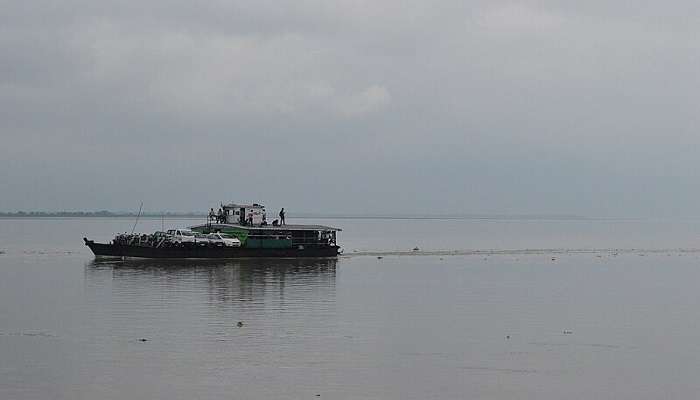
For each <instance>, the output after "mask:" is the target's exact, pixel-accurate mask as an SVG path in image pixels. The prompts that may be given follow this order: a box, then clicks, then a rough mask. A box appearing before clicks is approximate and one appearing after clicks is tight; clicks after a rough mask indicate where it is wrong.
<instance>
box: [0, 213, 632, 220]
mask: <svg viewBox="0 0 700 400" xmlns="http://www.w3.org/2000/svg"><path fill="white" fill-rule="evenodd" d="M287 215H288V218H300V219H311V218H314V219H373V220H474V221H479V220H485V221H488V220H490V221H494V220H495V221H498V220H501V221H508V220H521V221H608V220H638V219H639V218H606V217H584V216H579V215H535V214H533V215H527V214H524V215H497V214H490V215H489V214H483V215H479V214H461V215H460V214H444V215H409V214H395V215H381V214H375V215H371V214H370V215H361V214H314V213H308V212H299V213H294V214H292V213H288V214H287ZM136 217H137V213H134V212H113V211H57V212H48V211H18V212H0V219H41V218H47V219H50V218H56V219H60V218H136ZM140 218H143V219H161V218H166V219H173V218H179V219H206V218H207V214H200V213H186V212H183V213H178V212H159V213H156V212H146V213H142V214H141V216H140Z"/></svg>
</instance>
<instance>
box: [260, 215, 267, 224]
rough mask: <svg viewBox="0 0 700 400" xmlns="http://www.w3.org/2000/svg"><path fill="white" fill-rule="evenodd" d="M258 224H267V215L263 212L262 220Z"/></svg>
mask: <svg viewBox="0 0 700 400" xmlns="http://www.w3.org/2000/svg"><path fill="white" fill-rule="evenodd" d="M260 225H263V226H265V225H267V217H266V216H265V214H263V220H262V223H261V224H260Z"/></svg>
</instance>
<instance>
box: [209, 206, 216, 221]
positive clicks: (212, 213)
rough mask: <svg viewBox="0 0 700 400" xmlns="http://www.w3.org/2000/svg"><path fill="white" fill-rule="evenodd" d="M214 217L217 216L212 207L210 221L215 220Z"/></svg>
mask: <svg viewBox="0 0 700 400" xmlns="http://www.w3.org/2000/svg"><path fill="white" fill-rule="evenodd" d="M214 218H216V214H214V209H213V208H212V209H211V210H209V221H213V220H214Z"/></svg>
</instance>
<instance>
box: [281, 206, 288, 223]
mask: <svg viewBox="0 0 700 400" xmlns="http://www.w3.org/2000/svg"><path fill="white" fill-rule="evenodd" d="M280 225H287V223H286V222H285V221H284V207H282V209H281V210H280Z"/></svg>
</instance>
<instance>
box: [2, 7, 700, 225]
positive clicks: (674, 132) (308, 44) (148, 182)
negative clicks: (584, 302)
mask: <svg viewBox="0 0 700 400" xmlns="http://www.w3.org/2000/svg"><path fill="white" fill-rule="evenodd" d="M2 8H3V13H2V15H0V120H1V121H2V122H1V123H0V137H1V138H2V142H3V146H2V147H1V148H0V169H1V170H2V171H3V173H2V174H0V192H2V196H0V208H1V209H26V208H41V209H76V208H87V209H93V208H110V209H124V208H129V207H131V206H133V203H138V201H140V200H141V199H143V200H145V201H146V204H147V206H149V207H150V208H151V209H179V210H191V209H198V208H204V207H207V206H208V205H209V203H210V202H218V201H220V200H225V199H232V200H233V199H236V200H256V201H258V200H259V201H265V202H267V203H268V204H270V205H274V206H277V205H282V204H284V205H286V206H287V207H288V208H290V209H292V210H293V209H303V210H305V211H309V210H313V209H321V210H322V211H347V212H364V211H368V210H372V211H378V212H379V211H381V212H391V211H392V210H396V211H397V212H418V213H423V212H488V213H491V212H514V213H576V214H584V215H629V214H632V215H688V214H692V215H695V214H697V212H696V211H695V209H696V206H695V204H696V203H697V202H698V200H699V197H700V196H699V194H700V192H699V191H698V189H696V188H695V186H697V185H695V181H696V180H697V179H696V173H695V171H697V170H698V166H699V165H698V163H699V161H698V157H697V151H696V150H695V149H696V148H697V146H698V145H700V139H699V136H698V135H697V134H696V127H697V126H698V112H697V111H698V110H697V108H698V106H697V105H698V100H700V99H699V98H698V97H699V95H698V93H699V92H698V88H699V86H700V73H699V72H698V71H700V69H698V67H699V66H700V65H698V64H699V58H698V54H700V53H699V50H700V48H699V47H700V42H698V40H697V37H698V32H697V30H698V28H697V27H698V26H700V25H699V24H698V22H699V21H698V20H699V19H700V9H699V8H698V6H697V5H696V4H695V3H692V2H682V1H678V2H672V3H665V4H660V3H659V4H644V5H640V4H631V3H619V2H618V3H614V4H611V3H610V2H603V1H592V2H585V3H581V2H568V1H556V2H555V1H548V2H500V1H496V2H494V1H474V2H456V1H454V2H453V1H444V2H440V3H439V4H436V3H433V2H425V1H389V0H380V1H361V2H357V1H337V2H332V3H328V2H324V1H311V2H304V3H299V2H287V1H259V2H252V3H251V2H235V1H232V2H228V1H214V2H208V3H206V4H203V5H199V4H194V3H191V2H158V1H154V2H149V3H147V4H143V3H139V2H128V1H126V2H112V1H104V2H98V3H95V2H89V1H71V0H69V1H65V2H60V3H55V2H48V1H45V2H41V1H36V2H19V1H5V2H3V3H2Z"/></svg>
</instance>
